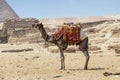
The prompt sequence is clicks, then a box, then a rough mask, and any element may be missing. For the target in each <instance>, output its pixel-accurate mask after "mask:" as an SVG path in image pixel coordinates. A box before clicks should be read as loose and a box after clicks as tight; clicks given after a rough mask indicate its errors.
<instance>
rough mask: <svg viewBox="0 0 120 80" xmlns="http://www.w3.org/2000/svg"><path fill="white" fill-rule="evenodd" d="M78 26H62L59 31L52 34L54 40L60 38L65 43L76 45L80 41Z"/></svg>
mask: <svg viewBox="0 0 120 80" xmlns="http://www.w3.org/2000/svg"><path fill="white" fill-rule="evenodd" d="M80 27H81V26H80V25H74V24H70V25H68V24H64V25H63V26H62V28H61V29H59V30H58V31H57V32H55V33H54V37H55V40H59V39H60V38H61V37H62V38H63V40H64V41H65V42H68V43H70V42H72V43H77V42H79V41H80Z"/></svg>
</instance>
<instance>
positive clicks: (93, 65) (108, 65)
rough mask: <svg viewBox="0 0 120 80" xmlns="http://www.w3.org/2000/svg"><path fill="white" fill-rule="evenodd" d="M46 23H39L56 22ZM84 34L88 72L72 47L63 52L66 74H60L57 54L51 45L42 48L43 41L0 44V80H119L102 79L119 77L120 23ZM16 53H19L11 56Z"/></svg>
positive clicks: (90, 28) (113, 22)
mask: <svg viewBox="0 0 120 80" xmlns="http://www.w3.org/2000/svg"><path fill="white" fill-rule="evenodd" d="M106 17H107V18H109V17H108V16H106ZM113 18H114V17H113ZM65 20H66V19H65ZM49 21H50V20H47V21H46V22H44V21H43V23H44V24H46V23H48V24H49V23H51V24H54V25H55V24H57V23H56V22H59V21H56V20H53V21H52V22H49ZM68 21H70V20H68ZM76 21H77V20H76ZM63 22H64V21H63ZM61 23H62V22H61ZM61 23H60V24H61ZM58 24H59V23H58ZM47 28H49V29H50V30H51V29H52V28H54V27H47ZM84 31H85V33H86V34H87V35H88V37H89V53H90V61H89V65H88V70H84V69H83V67H84V63H85V57H84V55H83V53H82V52H81V51H79V50H78V49H77V48H76V47H75V46H72V48H71V46H69V47H68V51H65V64H66V70H64V71H63V70H60V54H59V50H58V48H57V47H55V46H54V45H51V44H50V46H49V47H47V48H45V46H44V42H43V41H42V42H41V43H32V44H30V43H29V44H28V43H20V42H17V43H7V44H0V80H120V75H110V76H107V77H106V76H104V75H103V74H104V73H105V72H109V73H120V22H119V21H116V20H115V21H112V22H109V21H108V22H107V21H106V22H104V23H102V24H98V25H95V26H94V25H93V26H92V27H91V26H90V27H88V28H85V29H84ZM31 34H32V33H31ZM25 49H32V50H31V51H29V50H28V51H26V50H25ZM10 50H12V51H13V52H10ZM16 50H20V51H21V50H23V51H22V52H14V51H16Z"/></svg>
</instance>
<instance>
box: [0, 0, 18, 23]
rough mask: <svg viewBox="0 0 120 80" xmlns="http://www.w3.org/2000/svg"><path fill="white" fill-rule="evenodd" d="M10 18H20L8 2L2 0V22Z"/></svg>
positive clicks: (0, 10)
mask: <svg viewBox="0 0 120 80" xmlns="http://www.w3.org/2000/svg"><path fill="white" fill-rule="evenodd" d="M8 18H18V15H17V14H16V13H15V11H14V10H13V9H12V8H11V7H10V6H9V4H8V3H7V2H6V0H0V22H3V21H4V20H5V19H8Z"/></svg>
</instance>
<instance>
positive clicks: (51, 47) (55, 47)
mask: <svg viewBox="0 0 120 80" xmlns="http://www.w3.org/2000/svg"><path fill="white" fill-rule="evenodd" d="M47 51H49V52H51V53H58V52H59V49H58V47H57V46H50V47H48V48H47Z"/></svg>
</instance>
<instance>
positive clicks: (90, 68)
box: [66, 68, 104, 71]
mask: <svg viewBox="0 0 120 80" xmlns="http://www.w3.org/2000/svg"><path fill="white" fill-rule="evenodd" d="M66 70H70V71H79V70H84V69H66ZM87 70H104V68H89V69H87ZM87 70H86V71H87Z"/></svg>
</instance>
